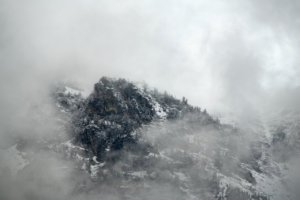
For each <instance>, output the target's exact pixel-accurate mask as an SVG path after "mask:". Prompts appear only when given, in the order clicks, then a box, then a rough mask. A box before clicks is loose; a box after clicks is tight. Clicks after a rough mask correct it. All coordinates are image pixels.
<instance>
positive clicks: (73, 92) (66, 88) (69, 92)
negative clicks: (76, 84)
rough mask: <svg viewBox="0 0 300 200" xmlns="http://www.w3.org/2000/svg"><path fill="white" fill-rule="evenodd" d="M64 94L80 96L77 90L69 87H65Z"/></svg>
mask: <svg viewBox="0 0 300 200" xmlns="http://www.w3.org/2000/svg"><path fill="white" fill-rule="evenodd" d="M65 94H71V95H80V94H81V92H80V91H79V90H76V89H74V88H70V87H68V86H66V87H65Z"/></svg>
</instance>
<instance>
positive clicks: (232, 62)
mask: <svg viewBox="0 0 300 200" xmlns="http://www.w3.org/2000/svg"><path fill="white" fill-rule="evenodd" d="M299 9H300V2H299V1H297V0H286V1H280V0H263V1H259V0H245V1H239V0H229V1H209V0H185V1H179V0H165V1H159V0H151V1H150V0H138V1H133V0H122V1H121V0H109V1H104V0H85V1H83V0H52V1H46V0H28V1H21V0H0V30H1V31H0V92H1V98H0V111H1V112H0V147H1V148H7V147H8V146H9V145H10V144H13V143H14V140H15V138H17V137H19V136H22V137H36V136H43V137H44V136H49V135H51V134H53V133H55V134H56V133H58V132H59V130H61V129H57V128H56V127H57V126H59V125H58V124H57V123H58V122H57V121H56V120H55V116H56V113H55V112H56V111H55V109H53V105H52V102H51V99H49V96H48V95H49V89H50V87H51V86H52V85H53V84H55V83H56V82H59V81H67V82H72V83H74V84H76V85H77V86H78V87H79V88H82V89H83V90H84V91H85V92H86V93H87V94H88V93H90V92H91V90H92V89H93V84H94V83H96V82H97V81H98V80H99V78H100V77H102V76H110V77H121V78H126V79H129V80H131V81H134V82H144V83H147V84H148V85H150V86H151V87H155V88H158V89H159V90H160V91H165V90H166V91H168V93H170V94H173V95H175V96H176V97H178V98H181V97H182V96H185V97H186V98H187V99H188V100H189V103H191V104H192V105H195V106H200V107H201V108H206V109H207V110H208V112H209V113H211V114H212V115H214V116H219V117H221V118H232V119H235V120H237V121H239V123H240V124H241V125H244V124H245V123H246V122H248V121H249V119H252V118H257V117H261V116H262V115H265V113H270V112H272V111H274V110H281V109H291V110H298V109H299V108H300V107H299V97H300V93H299V91H300V90H299V85H300V82H299V76H300V67H299V64H300V59H299V52H300V46H299V45H300V39H299V37H298V36H299V34H300V20H299V18H300V16H299V15H300V14H299ZM33 124H34V126H33ZM54 157H55V160H56V161H55V162H54V161H53V163H61V162H62V161H61V160H60V159H61V158H56V156H54ZM38 160H40V159H38ZM42 160H43V159H42ZM68 164H69V163H68ZM53 165H55V164H53ZM49 170H50V172H49V173H51V167H50V168H49ZM66 176H67V175H66ZM54 178H55V177H54ZM56 178H57V180H55V181H54V182H57V181H58V182H59V178H58V177H56ZM25 180H26V178H25ZM22 181H23V180H22ZM22 181H21V182H22ZM67 182H68V181H67ZM33 187H34V186H33ZM16 198H17V197H16ZM36 198H38V197H36Z"/></svg>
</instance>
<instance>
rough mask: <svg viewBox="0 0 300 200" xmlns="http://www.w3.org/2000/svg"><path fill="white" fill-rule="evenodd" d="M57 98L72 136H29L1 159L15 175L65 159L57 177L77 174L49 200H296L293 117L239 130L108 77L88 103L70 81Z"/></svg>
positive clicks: (61, 124)
mask: <svg viewBox="0 0 300 200" xmlns="http://www.w3.org/2000/svg"><path fill="white" fill-rule="evenodd" d="M51 96H52V98H53V101H54V104H55V106H56V111H57V113H56V115H55V116H56V120H57V121H58V126H57V127H56V129H57V132H59V133H65V135H63V136H61V134H55V137H54V138H51V137H50V138H51V139H49V137H47V139H45V138H43V139H39V140H37V139H36V141H35V142H32V141H30V142H28V141H26V139H22V140H19V141H18V142H17V144H16V145H14V146H12V147H11V148H9V149H7V150H2V151H1V152H0V157H1V155H5V157H7V159H6V160H7V163H11V164H9V166H15V167H14V172H13V174H14V176H17V177H18V176H19V177H24V176H25V175H24V174H28V171H29V172H35V173H36V172H39V171H40V168H39V169H38V170H37V169H36V168H34V170H33V169H32V166H36V163H37V161H36V160H37V159H36V157H38V158H39V160H43V162H46V161H44V159H45V157H46V160H48V159H50V158H52V157H53V154H54V155H56V157H59V159H56V160H55V161H51V162H49V161H48V162H46V163H48V165H51V164H53V163H54V162H55V163H60V164H61V163H62V164H61V166H64V167H61V168H58V167H54V168H53V170H52V171H54V172H55V173H54V174H61V175H62V177H64V176H66V174H68V175H70V176H68V178H64V179H63V181H62V182H63V183H64V184H63V185H64V186H62V188H64V189H65V185H68V187H67V188H68V189H67V190H66V191H65V190H63V191H64V192H62V193H57V194H56V197H57V198H53V197H54V196H51V198H49V199H98V198H99V197H101V199H149V200H150V199H193V200H194V199H195V200H196V199H204V200H208V199H218V200H225V199H227V200H248V199H249V200H250V199H257V200H262V199H276V200H277V199H278V200H284V199H286V200H296V199H297V195H298V194H297V191H298V190H297V189H296V188H295V187H293V186H295V184H297V181H298V180H299V179H297V178H296V177H290V176H289V174H288V172H290V171H291V170H292V169H294V170H297V166H299V165H298V164H295V163H292V161H296V159H295V157H296V156H295V155H298V154H297V153H298V152H299V151H298V150H299V149H300V148H299V147H298V146H297V145H299V144H300V142H299V131H298V130H299V129H298V124H299V123H298V118H297V117H296V116H297V115H296V116H295V115H291V114H290V113H291V112H287V113H288V114H286V116H287V115H288V116H289V117H282V116H283V115H284V114H283V113H280V114H276V115H274V116H273V118H268V119H269V121H267V120H259V121H258V122H257V123H255V124H253V126H252V129H253V130H249V129H243V128H237V127H234V126H231V125H226V124H221V123H220V121H219V120H218V119H214V118H213V117H212V116H210V115H209V114H208V113H207V112H206V110H202V109H201V108H199V107H194V106H192V105H190V104H188V101H187V99H185V98H182V99H181V100H178V99H176V98H175V97H173V96H172V95H170V94H168V93H166V92H165V93H160V92H158V91H157V90H156V89H150V88H149V87H147V86H145V85H143V86H140V85H139V84H134V83H132V82H130V81H127V80H125V79H112V78H107V77H103V78H101V79H100V81H99V82H98V83H96V84H95V85H94V90H93V92H92V93H91V94H90V95H89V96H87V97H83V96H82V95H81V92H80V90H77V89H76V88H74V87H72V86H70V85H65V84H60V85H57V86H55V87H54V89H53V90H52V92H51ZM278 116H280V117H278ZM299 116H300V115H299ZM283 119H285V120H283ZM31 140H32V139H31ZM33 144H34V145H33ZM32 146H34V150H33V148H32ZM28 149H31V150H28ZM40 151H42V152H43V154H42V156H40V154H38V155H39V156H36V154H37V153H36V152H40ZM44 152H47V153H44ZM49 152H50V153H49ZM33 155H34V156H33ZM57 155H58V156H57ZM41 157H42V159H40V158H41ZM66 162H67V163H66ZM42 166H43V167H44V168H42V169H46V167H45V166H44V165H42ZM55 166H56V165H55ZM0 167H1V166H0ZM10 168H11V169H12V167H10ZM51 169H52V168H51ZM65 170H67V172H66V171H65ZM52 171H51V173H52ZM25 177H26V176H25ZM60 177H61V176H59V178H58V180H60ZM66 179H67V181H66ZM24 180H26V181H27V180H28V178H25V179H24ZM291 181H293V182H291ZM22 183H23V182H22ZM292 183H293V184H292ZM54 188H56V187H54ZM56 190H57V189H55V190H54V191H56ZM293 195H295V196H293ZM38 197H41V198H43V199H46V198H44V196H43V195H42V194H41V195H40V196H37V197H36V198H37V199H38ZM26 198H27V197H26ZM26 198H25V199H26ZM28 198H29V197H28Z"/></svg>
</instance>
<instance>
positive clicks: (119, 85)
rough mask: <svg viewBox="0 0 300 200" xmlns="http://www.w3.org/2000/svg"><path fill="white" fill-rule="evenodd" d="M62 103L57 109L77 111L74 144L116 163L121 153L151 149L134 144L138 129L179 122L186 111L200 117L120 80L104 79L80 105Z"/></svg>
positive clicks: (172, 100) (166, 98) (181, 105)
mask: <svg viewBox="0 0 300 200" xmlns="http://www.w3.org/2000/svg"><path fill="white" fill-rule="evenodd" d="M69 98H70V97H69ZM73 98H74V96H73ZM65 101H67V102H70V100H65ZM65 101H61V103H60V104H61V106H63V107H66V108H67V109H68V108H69V107H73V108H74V107H75V108H78V109H77V110H76V109H75V110H74V109H72V112H73V118H72V122H73V133H72V134H74V135H75V143H78V144H79V145H82V146H83V147H84V148H86V149H88V150H89V153H90V154H91V155H93V156H97V159H99V160H105V159H106V158H107V157H110V158H111V159H117V158H113V157H117V155H118V152H119V151H121V150H123V149H126V150H128V151H132V152H139V153H149V151H150V149H151V148H150V147H149V146H148V145H146V144H144V143H142V142H141V141H139V142H138V140H139V133H138V131H137V130H138V129H139V128H141V127H142V126H143V125H147V124H149V123H150V122H152V121H155V120H159V119H164V118H167V119H176V118H179V117H180V116H182V115H183V113H186V112H188V111H189V112H192V111H198V112H199V113H201V112H200V110H199V109H198V108H193V107H192V106H189V105H188V104H187V103H186V102H184V101H179V100H177V99H175V98H173V97H172V96H170V95H167V94H165V95H161V94H158V93H157V94H156V95H155V94H154V92H153V94H151V93H146V92H145V91H143V90H142V89H140V88H138V87H137V86H135V85H134V84H133V83H130V82H128V81H126V80H124V79H119V80H114V79H109V78H106V77H104V78H101V80H100V81H99V82H98V83H96V84H95V86H94V91H93V93H92V94H91V95H90V96H89V97H88V98H87V99H85V100H84V101H82V100H77V101H73V105H72V106H70V105H69V104H68V103H67V104H66V103H64V102H65ZM141 143H142V144H141ZM112 155H114V156H112Z"/></svg>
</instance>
